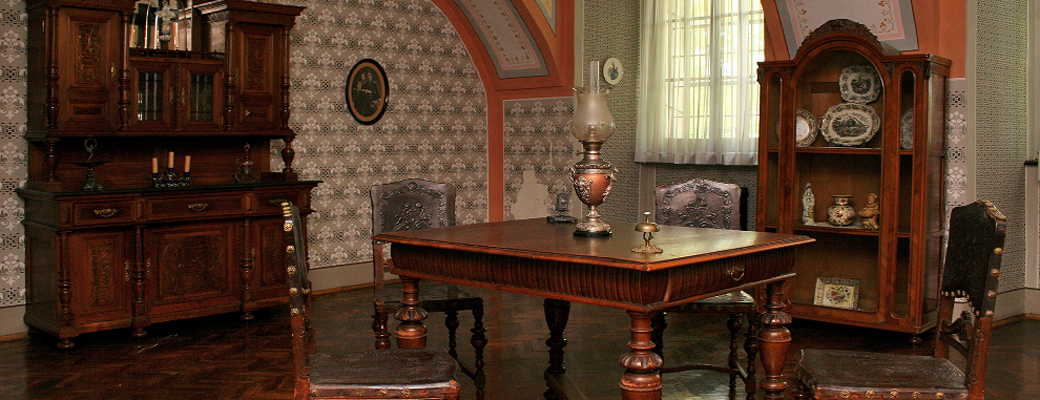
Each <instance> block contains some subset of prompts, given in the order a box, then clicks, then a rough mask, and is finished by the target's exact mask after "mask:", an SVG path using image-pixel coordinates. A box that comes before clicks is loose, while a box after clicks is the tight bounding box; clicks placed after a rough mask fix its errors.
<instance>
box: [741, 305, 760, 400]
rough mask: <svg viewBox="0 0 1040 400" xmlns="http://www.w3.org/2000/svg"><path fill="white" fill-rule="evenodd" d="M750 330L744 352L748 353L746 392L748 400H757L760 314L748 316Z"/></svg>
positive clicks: (748, 330)
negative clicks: (756, 365) (756, 366)
mask: <svg viewBox="0 0 1040 400" xmlns="http://www.w3.org/2000/svg"><path fill="white" fill-rule="evenodd" d="M747 319H748V328H747V333H746V334H745V339H744V352H745V353H747V379H745V380H744V391H746V392H747V400H755V389H756V388H757V387H758V380H756V379H755V362H756V361H757V360H758V358H757V357H758V313H750V314H748V315H747Z"/></svg>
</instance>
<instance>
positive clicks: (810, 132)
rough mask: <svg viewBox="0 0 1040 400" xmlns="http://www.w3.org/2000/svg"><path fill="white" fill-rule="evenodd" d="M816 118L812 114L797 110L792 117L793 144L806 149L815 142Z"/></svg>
mask: <svg viewBox="0 0 1040 400" xmlns="http://www.w3.org/2000/svg"><path fill="white" fill-rule="evenodd" d="M816 131H817V129H816V117H813V115H812V113H810V112H809V111H806V110H804V109H801V108H799V109H798V111H796V112H795V117H794V144H795V145H797V146H798V147H807V146H809V145H811V144H812V142H813V141H814V140H816Z"/></svg>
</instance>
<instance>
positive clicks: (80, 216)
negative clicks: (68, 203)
mask: <svg viewBox="0 0 1040 400" xmlns="http://www.w3.org/2000/svg"><path fill="white" fill-rule="evenodd" d="M133 210H134V202H133V201H132V200H127V201H109V202H89V203H75V204H73V205H72V225H73V226H93V225H107V224H120V223H126V222H130V221H133V220H134V213H133Z"/></svg>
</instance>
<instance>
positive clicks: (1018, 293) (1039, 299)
mask: <svg viewBox="0 0 1040 400" xmlns="http://www.w3.org/2000/svg"><path fill="white" fill-rule="evenodd" d="M1019 315H1040V289H1034V288H1021V289H1016V290H1012V291H1009V292H1004V293H1001V294H1000V295H999V296H997V309H996V316H995V317H994V320H997V321H1001V320H1004V319H1007V318H1014V317H1017V316H1019Z"/></svg>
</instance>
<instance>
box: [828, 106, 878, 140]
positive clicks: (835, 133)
mask: <svg viewBox="0 0 1040 400" xmlns="http://www.w3.org/2000/svg"><path fill="white" fill-rule="evenodd" d="M880 127H881V118H879V117H878V115H877V113H876V112H874V109H873V108H870V107H869V106H865V105H863V104H856V103H842V104H838V105H836V106H833V107H831V108H830V109H828V110H827V113H826V114H823V118H821V119H820V130H821V131H822V132H823V138H824V139H827V141H828V142H830V143H831V144H835V145H839V146H859V145H861V144H863V143H866V142H869V141H870V139H871V138H873V137H874V134H875V133H877V131H878V128H880Z"/></svg>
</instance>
